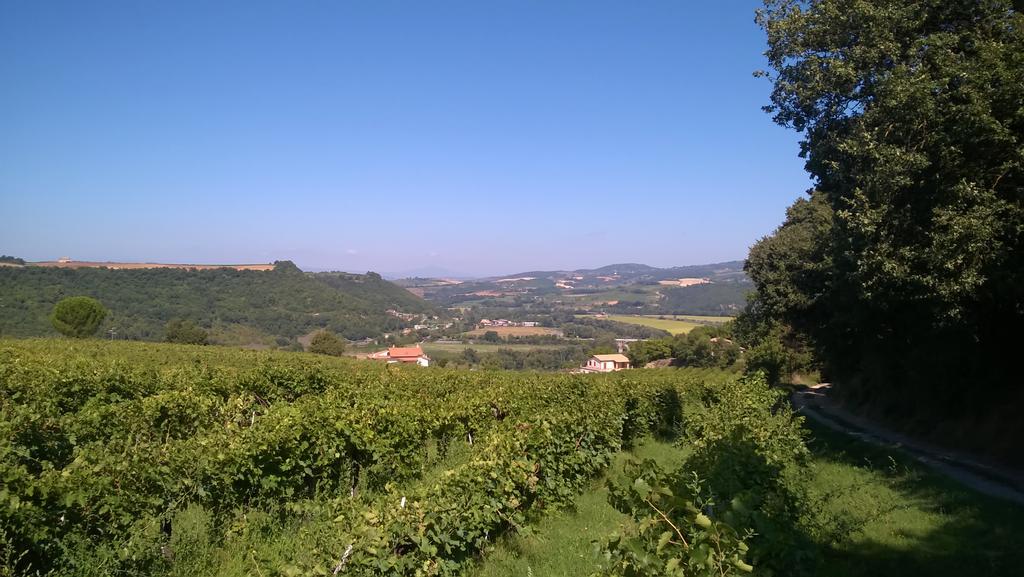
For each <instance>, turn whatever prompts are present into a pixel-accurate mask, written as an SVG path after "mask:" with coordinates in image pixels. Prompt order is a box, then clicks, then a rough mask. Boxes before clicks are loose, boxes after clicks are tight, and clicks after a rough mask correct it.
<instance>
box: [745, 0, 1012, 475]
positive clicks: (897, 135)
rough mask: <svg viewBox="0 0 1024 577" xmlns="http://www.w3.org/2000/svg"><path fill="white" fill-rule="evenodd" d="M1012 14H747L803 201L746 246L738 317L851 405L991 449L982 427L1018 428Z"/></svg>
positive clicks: (815, 4) (883, 7)
mask: <svg viewBox="0 0 1024 577" xmlns="http://www.w3.org/2000/svg"><path fill="white" fill-rule="evenodd" d="M1019 8H1020V6H1017V9H1016V10H1015V9H1014V8H1013V7H1011V5H1010V3H1009V2H1006V1H998V0H985V1H981V2H962V1H955V2H950V1H947V0H918V1H914V2H906V1H901V0H886V1H882V2H860V3H857V2H854V3H851V2H846V1H843V0H813V1H811V2H796V1H793V0H769V1H768V2H766V8H765V9H764V10H763V11H762V12H761V13H760V14H759V17H758V20H759V23H760V24H761V25H762V26H763V27H764V29H765V30H766V31H767V34H768V52H767V55H768V59H769V62H770V63H771V65H772V67H773V69H774V73H773V75H772V78H773V80H774V91H773V93H772V105H771V106H770V107H768V108H769V110H770V111H771V112H773V113H774V117H775V120H776V121H777V122H778V123H780V124H782V125H784V126H788V127H791V128H794V129H795V130H797V131H800V132H802V133H803V135H804V140H803V142H802V144H801V151H802V155H803V156H804V157H805V158H806V159H807V164H806V166H807V169H808V170H809V171H810V173H811V175H812V176H813V178H814V180H815V192H814V194H813V195H812V196H811V198H810V200H802V201H798V203H797V204H796V205H794V206H793V207H792V208H791V210H790V212H789V214H788V216H787V220H786V222H785V223H784V224H783V226H782V227H781V228H780V229H779V230H778V231H777V232H776V233H775V234H774V235H773V236H772V237H769V238H768V239H765V240H764V241H762V242H761V243H759V244H758V246H756V247H755V248H754V249H753V250H752V251H751V259H750V261H749V263H748V269H747V270H748V272H749V274H750V276H751V277H752V279H753V280H754V282H755V283H756V285H757V298H756V301H755V303H753V304H752V310H753V311H754V312H755V313H756V315H760V316H762V317H763V318H764V319H766V320H768V321H771V322H775V323H779V324H782V325H785V327H784V328H783V330H782V332H783V335H784V336H785V334H786V333H787V332H788V331H790V330H792V331H795V333H796V334H795V335H793V334H790V335H789V337H790V338H792V339H793V340H796V341H799V339H806V340H807V342H808V343H809V344H810V345H811V346H813V349H814V351H815V352H816V354H817V356H818V358H819V360H820V361H821V362H822V363H823V364H824V368H825V369H826V372H827V374H828V376H829V378H832V379H834V380H836V381H838V382H839V383H840V384H841V385H842V390H843V391H844V392H845V394H846V395H847V396H849V397H850V398H852V399H853V400H855V401H863V402H868V403H870V404H871V405H872V406H874V407H876V408H879V407H880V408H883V409H886V410H887V411H888V412H889V414H891V415H904V416H905V415H906V414H908V413H909V414H914V415H917V416H919V417H921V418H922V421H923V422H927V423H930V424H929V428H931V427H933V426H934V425H935V424H936V423H941V427H940V428H939V433H944V434H945V436H946V437H947V438H949V439H953V438H957V437H963V436H970V437H973V438H975V439H977V440H978V442H979V445H981V444H990V443H993V442H994V443H996V444H999V443H1000V441H999V440H998V439H996V438H994V437H992V438H988V439H985V438H984V437H985V435H989V433H991V434H993V435H994V434H995V433H996V431H998V429H997V428H990V427H988V426H987V425H986V424H985V423H986V422H1008V421H1014V422H1017V423H1019V422H1020V421H1019V419H1016V418H1015V417H1012V416H1011V414H1010V413H1008V412H1006V411H1009V410H1010V409H1009V408H1015V407H1019V406H1020V402H1021V400H1022V397H1021V395H1022V389H1021V387H1020V379H1018V378H1016V377H1015V371H1016V368H1017V367H1016V363H1015V361H1014V358H1015V354H1014V353H1015V348H1016V343H1017V341H1018V340H1019V338H1018V337H1017V333H1018V331H1019V328H1020V326H1021V325H1022V321H1024V282H1022V281H1024V279H1022V278H1021V275H1022V271H1024V251H1022V241H1024V232H1022V231H1024V204H1022V194H1024V108H1022V107H1021V102H1022V100H1024V15H1022V14H1021V13H1020V12H1019ZM794 337H795V338H794ZM981 386H984V387H985V390H984V393H982V392H981V391H980V390H979V387H981ZM981 415H985V422H981V417H980V416H981ZM904 420H906V419H904ZM943 427H944V428H943ZM985 431H989V433H986V432H985ZM1016 431H1017V432H1018V433H1021V429H1019V428H1017V429H1016ZM1007 433H1008V431H1007V430H1002V431H999V433H998V434H999V435H1002V436H1004V437H1005V436H1006V435H1007ZM979 435H980V436H979ZM990 436H991V435H990ZM1010 436H1011V437H1012V436H1020V435H1019V434H1018V435H1010ZM1001 446H1002V447H1003V448H1004V449H1005V450H1013V451H1017V456H1018V457H1019V455H1020V453H1019V450H1018V448H1016V447H1012V449H1011V447H1009V446H1007V445H1006V444H1005V443H1002V444H1001Z"/></svg>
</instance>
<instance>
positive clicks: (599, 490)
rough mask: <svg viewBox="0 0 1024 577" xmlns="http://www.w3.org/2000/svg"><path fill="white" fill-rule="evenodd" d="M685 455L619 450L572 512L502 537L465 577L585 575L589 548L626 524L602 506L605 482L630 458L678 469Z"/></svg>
mask: <svg viewBox="0 0 1024 577" xmlns="http://www.w3.org/2000/svg"><path fill="white" fill-rule="evenodd" d="M684 455H685V453H684V452H683V451H681V450H680V449H678V448H676V447H674V446H672V445H671V444H669V443H664V442H661V441H654V440H649V441H647V442H645V443H643V444H641V445H639V446H638V447H637V448H636V449H634V450H633V451H630V452H622V453H619V455H618V456H617V457H616V459H615V461H614V462H613V463H612V465H611V467H609V471H608V474H607V475H606V476H605V477H603V478H601V479H599V480H596V481H595V482H594V484H593V486H592V488H591V490H590V491H588V492H586V493H584V494H583V495H581V496H580V497H579V498H578V499H577V500H576V505H575V507H574V508H572V509H569V510H564V511H555V512H553V513H550V514H548V515H547V516H546V517H544V518H543V519H542V520H541V521H540V522H539V523H538V524H537V526H536V527H535V528H534V531H533V532H532V533H531V534H528V535H514V536H511V537H509V538H506V539H502V540H501V541H499V542H498V544H497V545H495V547H494V548H493V549H492V550H490V551H489V552H488V553H487V554H486V555H485V557H484V560H483V562H482V563H480V564H479V565H478V566H477V567H476V568H475V570H474V571H471V572H470V575H471V577H506V576H512V575H516V576H523V577H526V576H527V575H536V576H537V577H542V576H552V577H587V576H589V575H590V574H591V573H593V572H594V571H595V570H597V569H598V568H600V561H601V560H600V558H599V557H598V555H597V550H596V548H595V546H594V542H595V541H601V540H602V539H605V538H607V537H608V536H609V535H611V534H612V533H615V532H616V531H618V530H620V529H621V528H622V527H623V526H627V525H629V523H631V520H630V519H629V517H627V516H626V515H623V514H622V513H620V512H618V511H617V510H615V508H614V507H612V506H611V505H610V504H608V489H607V488H606V487H605V482H606V481H607V480H608V479H609V478H611V479H615V480H618V479H619V478H620V477H621V476H622V468H623V465H624V464H625V463H626V462H627V461H628V460H629V459H630V458H636V459H654V460H656V461H658V462H659V463H661V464H662V465H663V466H665V467H673V466H678V465H679V464H680V463H681V462H682V459H683V457H684Z"/></svg>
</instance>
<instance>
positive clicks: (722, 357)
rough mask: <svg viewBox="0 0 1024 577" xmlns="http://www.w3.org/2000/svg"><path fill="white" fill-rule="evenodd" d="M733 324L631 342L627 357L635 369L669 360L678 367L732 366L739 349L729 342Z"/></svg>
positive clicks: (705, 327) (700, 328) (698, 328)
mask: <svg viewBox="0 0 1024 577" xmlns="http://www.w3.org/2000/svg"><path fill="white" fill-rule="evenodd" d="M731 337H732V325H731V323H730V324H727V325H724V326H703V327H697V328H695V329H693V330H692V331H690V332H689V333H682V334H678V335H675V336H672V337H668V338H662V339H648V340H643V341H639V342H636V343H630V345H629V351H628V353H627V354H628V356H629V360H630V362H632V364H633V366H634V367H643V366H646V365H647V364H648V363H650V362H652V361H657V360H662V359H672V361H673V362H672V364H673V365H674V366H677V367H719V368H723V369H725V368H729V367H732V366H733V365H734V364H735V363H736V362H737V361H738V360H739V358H740V347H739V345H737V344H736V343H734V342H733V341H732V338H731Z"/></svg>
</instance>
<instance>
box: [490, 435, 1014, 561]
mask: <svg viewBox="0 0 1024 577" xmlns="http://www.w3.org/2000/svg"><path fill="white" fill-rule="evenodd" d="M810 426H811V431H812V435H813V437H812V441H811V448H812V450H813V460H812V464H811V473H810V479H809V482H808V486H807V490H808V492H809V493H810V495H811V498H812V500H813V502H814V503H815V504H816V507H815V508H814V514H813V517H814V520H815V521H816V522H817V523H818V524H820V525H822V526H828V527H831V529H832V531H831V532H829V533H822V535H819V539H821V541H822V543H821V545H822V548H823V550H824V563H823V564H822V566H821V567H820V570H819V572H818V574H819V575H821V576H822V577H825V576H828V577H854V576H861V575H871V576H872V577H889V576H892V577H897V576H898V577H906V576H910V575H929V576H938V577H942V576H950V577H953V576H956V577H963V576H964V575H986V576H994V577H998V576H1007V577H1008V576H1013V575H1024V548H1022V547H1021V543H1024V508H1022V507H1018V506H1016V505H1013V504H1012V503H1009V502H1006V501H1001V500H997V499H992V498H988V497H985V496H984V495H980V494H978V493H975V492H973V491H971V490H969V489H966V488H964V487H962V486H960V485H958V484H956V483H955V482H953V481H951V480H948V479H946V478H945V477H942V476H939V475H937V474H934V473H932V472H930V471H928V470H926V469H923V468H922V467H921V466H920V465H918V464H917V463H916V462H915V461H913V460H912V459H909V458H907V457H904V456H902V455H900V454H895V455H894V454H890V453H891V452H890V451H887V450H884V449H882V448H879V447H875V446H873V445H868V444H865V443H863V442H861V441H858V440H856V439H854V438H852V437H849V436H847V435H842V434H840V433H835V432H833V431H829V430H827V429H823V428H817V427H815V426H814V425H810ZM632 456H635V457H638V458H654V459H655V460H657V461H659V462H660V463H661V464H662V465H663V466H666V467H673V466H678V465H679V464H680V463H681V462H682V459H683V457H684V452H683V451H681V450H680V449H678V448H676V447H673V446H672V445H668V444H665V443H661V442H656V441H649V442H647V443H645V444H643V445H641V446H640V447H639V448H638V449H637V450H636V451H634V452H632V453H620V454H619V455H618V456H617V458H616V460H615V462H614V463H613V465H612V466H611V467H610V468H609V472H608V475H607V476H606V478H605V479H607V478H613V479H616V478H618V477H619V476H621V474H622V465H623V464H624V463H625V462H626V460H627V459H628V458H630V457H632ZM605 479H602V480H600V481H598V482H595V483H594V485H593V486H592V488H591V490H590V491H588V492H586V493H584V494H583V495H581V496H580V497H579V498H578V499H577V502H576V507H575V508H574V509H572V510H566V511H557V512H554V513H551V514H549V515H548V516H547V517H545V518H544V519H542V520H541V521H540V523H539V524H538V525H537V526H536V527H535V531H534V532H533V533H532V534H529V535H525V536H524V535H518V536H512V537H509V538H507V539H503V540H501V541H500V542H499V543H498V544H497V545H496V546H495V547H494V548H493V549H492V550H491V551H490V552H489V553H488V554H487V555H486V556H485V558H484V559H483V561H482V562H481V564H480V565H479V566H478V567H477V568H476V570H475V571H474V572H472V573H471V575H472V576H473V577H498V576H506V575H522V576H527V575H537V576H542V575H552V576H564V577H576V576H579V577H585V576H588V575H590V574H591V573H592V572H594V571H595V570H596V569H598V568H599V566H600V559H599V558H598V556H597V553H596V549H595V548H594V546H593V542H594V541H600V540H602V539H605V538H607V537H608V536H609V535H611V534H613V533H615V532H616V531H620V530H621V529H623V528H624V527H628V526H629V523H630V520H629V519H628V518H627V517H626V516H625V515H623V514H621V513H619V512H618V511H616V510H615V509H614V508H612V507H611V505H609V504H608V502H607V497H608V491H607V489H606V488H605V485H604V481H605ZM837 521H839V523H837ZM837 528H838V529H839V530H837ZM825 535H831V536H832V538H831V539H829V538H827V537H826V536H825Z"/></svg>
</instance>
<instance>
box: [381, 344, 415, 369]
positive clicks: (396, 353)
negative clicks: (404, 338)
mask: <svg viewBox="0 0 1024 577" xmlns="http://www.w3.org/2000/svg"><path fill="white" fill-rule="evenodd" d="M367 358H370V359H374V360H380V361H387V362H388V363H389V364H390V363H410V364H411V363H416V364H417V365H419V366H421V367H428V366H430V357H428V356H427V354H426V353H424V352H423V349H421V348H420V346H419V345H416V346H415V347H391V348H389V349H388V350H386V351H379V352H376V353H373V354H371V355H370V356H369V357H367Z"/></svg>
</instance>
